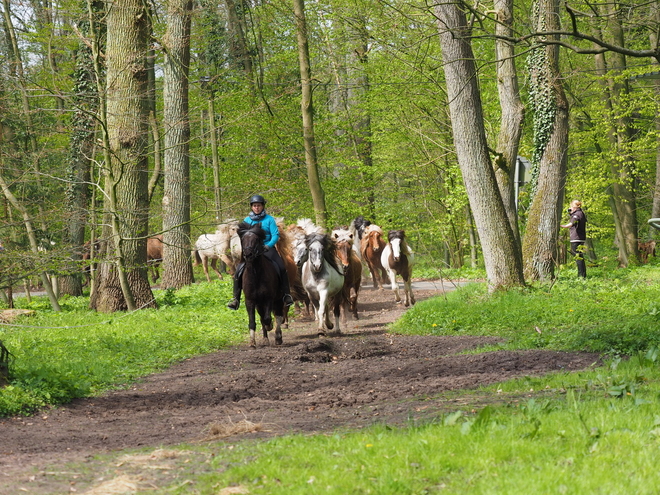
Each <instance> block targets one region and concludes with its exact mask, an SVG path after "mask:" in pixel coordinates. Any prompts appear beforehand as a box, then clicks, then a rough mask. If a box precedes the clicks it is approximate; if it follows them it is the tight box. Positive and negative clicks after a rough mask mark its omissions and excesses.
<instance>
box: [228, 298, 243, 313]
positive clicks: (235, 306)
mask: <svg viewBox="0 0 660 495" xmlns="http://www.w3.org/2000/svg"><path fill="white" fill-rule="evenodd" d="M240 304H241V302H240V301H239V300H238V299H236V298H234V299H232V300H231V301H229V302H228V303H227V307H228V308H229V309H233V310H234V311H236V310H237V309H238V307H239V306H240Z"/></svg>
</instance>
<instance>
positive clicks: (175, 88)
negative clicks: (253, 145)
mask: <svg viewBox="0 0 660 495" xmlns="http://www.w3.org/2000/svg"><path fill="white" fill-rule="evenodd" d="M191 10H192V0H170V1H169V5H168V13H167V31H166V33H165V37H164V39H163V41H164V45H165V48H166V52H165V53H166V55H165V66H164V69H165V70H164V88H163V105H164V124H165V184H164V194H163V266H164V270H163V281H162V285H163V287H164V288H176V289H178V288H181V287H183V286H184V285H189V284H191V283H192V282H193V272H192V264H191V261H190V159H189V145H188V143H189V141H190V117H189V113H188V68H189V66H190V16H191Z"/></svg>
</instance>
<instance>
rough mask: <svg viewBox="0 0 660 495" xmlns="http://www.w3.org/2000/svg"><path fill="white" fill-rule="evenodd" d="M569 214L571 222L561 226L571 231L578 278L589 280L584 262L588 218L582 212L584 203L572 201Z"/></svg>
mask: <svg viewBox="0 0 660 495" xmlns="http://www.w3.org/2000/svg"><path fill="white" fill-rule="evenodd" d="M568 214H569V215H570V221H569V222H568V223H567V224H565V225H561V227H562V228H565V229H569V232H570V238H571V254H572V255H573V256H574V257H575V264H576V265H577V270H578V277H582V278H587V264H586V262H585V261H584V251H585V248H584V245H585V243H586V242H587V216H586V215H585V214H584V212H583V211H582V201H578V200H577V199H575V200H573V201H571V206H570V208H569V209H568Z"/></svg>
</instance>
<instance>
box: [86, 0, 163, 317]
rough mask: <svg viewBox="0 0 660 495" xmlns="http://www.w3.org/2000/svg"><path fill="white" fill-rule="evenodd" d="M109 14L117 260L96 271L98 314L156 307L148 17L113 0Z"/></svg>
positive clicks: (110, 172) (129, 3)
mask: <svg viewBox="0 0 660 495" xmlns="http://www.w3.org/2000/svg"><path fill="white" fill-rule="evenodd" d="M108 12H109V14H108V18H107V22H108V37H107V50H106V57H107V64H108V70H107V79H106V80H107V88H106V94H107V145H108V146H109V149H106V153H107V154H108V155H110V156H108V157H107V159H108V163H106V164H105V165H106V168H105V171H106V178H105V191H106V201H105V202H104V207H105V212H106V217H107V218H108V220H109V222H110V225H111V228H110V227H106V229H104V231H105V234H104V238H107V239H111V241H110V242H111V247H112V250H109V252H113V253H114V256H115V259H114V260H113V261H114V262H113V263H109V262H104V263H101V264H100V266H99V273H98V290H97V291H96V292H95V297H94V298H93V300H91V301H90V305H91V306H92V307H93V308H94V309H96V310H97V311H101V312H112V311H119V310H125V309H129V310H132V309H139V308H144V307H155V301H154V299H153V294H152V293H151V287H150V286H149V281H148V278H147V270H146V262H147V250H146V243H147V229H148V220H149V201H148V199H149V198H148V188H147V187H148V183H147V180H148V160H147V149H148V132H149V106H148V96H149V95H148V81H147V65H148V63H147V56H148V42H149V36H150V23H149V13H148V12H146V10H145V4H144V3H143V2H140V1H139V0H116V1H115V2H114V3H113V4H112V5H110V6H109V9H108Z"/></svg>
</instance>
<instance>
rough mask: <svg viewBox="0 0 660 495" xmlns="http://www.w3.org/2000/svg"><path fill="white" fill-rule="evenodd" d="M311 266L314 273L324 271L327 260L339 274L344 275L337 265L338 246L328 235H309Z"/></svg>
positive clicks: (306, 241)
mask: <svg viewBox="0 0 660 495" xmlns="http://www.w3.org/2000/svg"><path fill="white" fill-rule="evenodd" d="M305 245H306V246H307V252H308V256H309V259H308V262H309V266H310V268H311V270H312V272H314V273H319V272H321V271H323V266H324V263H323V261H324V260H325V261H326V262H327V263H328V264H329V265H330V266H331V267H332V268H333V269H334V270H335V271H336V272H337V273H339V274H342V275H343V274H344V271H343V270H341V269H340V268H339V266H338V264H337V261H338V260H337V246H336V244H335V243H334V242H333V241H332V239H331V238H330V236H329V235H327V234H308V235H307V236H306V237H305Z"/></svg>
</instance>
